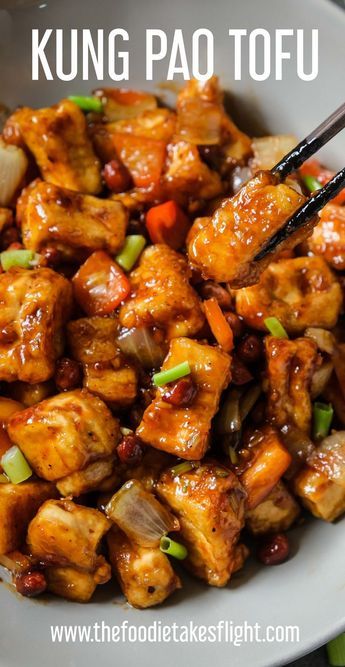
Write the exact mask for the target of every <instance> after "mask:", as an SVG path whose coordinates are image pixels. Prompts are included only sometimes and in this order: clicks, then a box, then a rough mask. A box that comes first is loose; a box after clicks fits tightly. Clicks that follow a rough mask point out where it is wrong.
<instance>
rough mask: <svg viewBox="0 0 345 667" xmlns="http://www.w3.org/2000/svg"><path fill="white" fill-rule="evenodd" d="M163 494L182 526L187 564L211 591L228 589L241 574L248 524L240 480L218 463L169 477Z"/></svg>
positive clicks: (167, 474) (160, 484) (162, 479)
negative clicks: (244, 530) (241, 552)
mask: <svg viewBox="0 0 345 667" xmlns="http://www.w3.org/2000/svg"><path fill="white" fill-rule="evenodd" d="M157 493H158V495H159V497H160V498H161V499H162V500H163V501H164V502H165V503H167V505H168V506H169V507H170V508H171V510H172V512H173V513H174V514H175V515H176V516H177V518H178V520H179V522H180V528H181V530H180V532H179V537H178V539H179V541H180V542H182V543H183V544H184V545H185V546H186V547H187V550H188V556H187V558H186V559H185V560H184V561H183V563H184V564H185V565H186V566H187V567H188V569H189V570H190V571H191V572H192V573H193V574H194V575H195V576H197V577H199V578H200V579H204V580H205V581H207V583H208V584H210V585H211V586H225V585H226V584H227V582H228V581H229V579H230V576H231V574H232V572H233V570H234V569H238V553H237V543H238V539H239V535H240V531H241V530H242V528H243V525H244V502H245V496H246V494H245V491H244V490H243V487H242V485H241V483H240V482H239V480H238V478H237V477H236V475H234V474H233V473H232V472H231V471H230V470H228V469H227V468H225V467H224V466H221V465H219V464H218V463H213V462H211V461H210V462H206V461H205V462H202V463H201V464H200V465H197V466H196V467H193V468H192V469H191V470H190V471H189V472H184V473H182V474H175V473H174V470H173V469H172V470H171V469H170V470H167V471H166V472H163V473H162V475H161V477H160V479H159V481H158V484H157Z"/></svg>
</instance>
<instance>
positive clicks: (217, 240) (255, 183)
mask: <svg viewBox="0 0 345 667" xmlns="http://www.w3.org/2000/svg"><path fill="white" fill-rule="evenodd" d="M305 201H306V198H305V197H304V196H303V195H302V194H300V193H299V192H297V191H296V190H294V189H293V188H292V187H290V186H289V185H286V184H285V183H280V182H279V179H278V177H277V176H274V175H273V174H271V172H270V171H260V172H258V173H257V174H256V176H255V177H254V178H252V179H251V180H250V181H249V182H248V183H247V184H246V185H244V186H243V187H242V188H241V190H240V191H239V192H238V193H237V194H236V195H235V196H234V197H231V198H228V199H225V200H224V201H223V203H222V204H221V205H220V207H219V208H217V209H216V211H215V212H214V214H213V216H212V217H211V218H203V219H202V224H200V219H199V220H197V221H196V222H195V223H194V225H193V227H192V229H191V232H190V234H189V243H188V254H189V259H190V262H191V264H192V266H193V267H194V268H196V269H198V270H199V271H200V272H201V273H202V276H203V277H204V278H210V279H212V280H216V281H218V282H228V283H230V285H231V287H233V288H239V287H244V286H246V285H252V284H253V283H255V282H257V281H258V278H259V275H260V273H261V272H262V271H263V270H264V268H265V267H266V266H267V265H268V264H269V263H270V262H271V261H272V259H273V255H275V254H276V252H280V251H281V250H287V249H290V248H293V247H295V246H296V245H297V244H298V243H301V241H303V240H304V239H305V238H307V236H309V234H310V232H311V229H312V227H313V226H314V224H316V220H311V221H309V223H307V224H306V225H305V226H304V227H303V228H302V229H300V230H298V231H297V232H295V233H293V234H292V235H291V236H290V237H289V239H288V240H286V241H284V242H283V243H282V244H280V245H279V246H278V247H277V248H276V252H275V253H269V254H268V255H266V256H265V257H264V258H263V259H262V260H260V261H255V257H256V255H257V254H258V253H259V252H260V250H261V249H262V247H263V246H264V245H265V243H266V242H267V241H268V240H269V239H270V238H271V237H272V236H273V235H274V234H275V233H276V232H277V231H278V230H279V229H280V228H281V227H283V226H284V225H285V223H286V222H287V220H288V219H289V218H290V217H291V216H292V215H293V213H294V212H295V211H296V210H297V209H298V208H299V207H300V206H302V204H303V203H304V202H305Z"/></svg>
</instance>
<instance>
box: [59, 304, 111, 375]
mask: <svg viewBox="0 0 345 667" xmlns="http://www.w3.org/2000/svg"><path fill="white" fill-rule="evenodd" d="M119 328H120V327H119V323H118V321H117V320H116V319H115V318H112V317H96V316H95V317H82V318H80V319H79V320H72V321H71V322H69V323H68V325H67V339H68V345H69V348H70V350H71V352H72V357H73V359H75V360H76V361H79V362H80V363H82V364H88V363H91V364H92V363H97V362H98V361H111V359H115V357H116V356H117V355H118V352H119V348H118V345H117V344H116V337H117V336H118V333H119Z"/></svg>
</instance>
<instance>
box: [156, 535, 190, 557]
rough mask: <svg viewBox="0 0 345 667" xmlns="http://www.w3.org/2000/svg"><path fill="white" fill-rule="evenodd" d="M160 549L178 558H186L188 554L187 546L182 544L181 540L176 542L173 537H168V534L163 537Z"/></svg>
mask: <svg viewBox="0 0 345 667" xmlns="http://www.w3.org/2000/svg"><path fill="white" fill-rule="evenodd" d="M160 550H161V551H163V553H164V554H168V555H169V556H173V557H174V558H177V559H178V560H184V559H185V558H186V557H187V556H188V551H187V549H186V547H185V546H184V545H183V544H180V542H175V540H172V539H171V537H168V536H167V535H163V537H161V541H160Z"/></svg>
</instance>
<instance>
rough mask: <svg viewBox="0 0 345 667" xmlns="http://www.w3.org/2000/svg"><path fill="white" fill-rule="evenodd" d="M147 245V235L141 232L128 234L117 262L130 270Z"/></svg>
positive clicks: (126, 269)
mask: <svg viewBox="0 0 345 667" xmlns="http://www.w3.org/2000/svg"><path fill="white" fill-rule="evenodd" d="M145 245H146V239H145V236H141V235H140V234H133V235H132V236H126V239H125V244H124V246H123V248H122V250H121V252H120V253H119V254H118V255H117V256H116V258H115V259H116V261H117V263H118V264H120V266H122V268H123V269H124V270H125V271H130V270H131V268H132V266H134V264H135V262H136V261H137V259H138V257H139V255H140V254H141V253H142V251H143V250H144V248H145Z"/></svg>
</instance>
